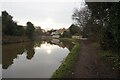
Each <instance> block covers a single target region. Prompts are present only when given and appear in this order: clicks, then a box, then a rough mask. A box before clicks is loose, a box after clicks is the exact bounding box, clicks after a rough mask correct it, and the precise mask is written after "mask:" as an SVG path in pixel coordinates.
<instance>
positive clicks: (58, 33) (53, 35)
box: [51, 28, 66, 38]
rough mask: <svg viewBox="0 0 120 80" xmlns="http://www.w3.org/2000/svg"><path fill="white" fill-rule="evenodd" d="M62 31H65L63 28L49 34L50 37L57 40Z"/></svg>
mask: <svg viewBox="0 0 120 80" xmlns="http://www.w3.org/2000/svg"><path fill="white" fill-rule="evenodd" d="M64 31H66V29H65V28H63V29H59V30H56V31H54V32H52V33H51V36H52V37H53V38H59V37H60V35H62V34H63V33H64Z"/></svg>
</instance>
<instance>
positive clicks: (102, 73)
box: [71, 40, 118, 78]
mask: <svg viewBox="0 0 120 80" xmlns="http://www.w3.org/2000/svg"><path fill="white" fill-rule="evenodd" d="M80 45H81V48H80V53H79V56H78V58H77V61H76V63H75V66H74V71H73V74H72V75H71V77H72V78H118V73H116V72H114V71H113V70H112V67H110V65H109V64H107V63H106V62H105V61H103V59H101V58H100V57H99V56H98V55H97V51H98V50H99V49H97V48H95V47H93V46H92V45H91V43H90V42H89V41H87V40H81V43H80Z"/></svg>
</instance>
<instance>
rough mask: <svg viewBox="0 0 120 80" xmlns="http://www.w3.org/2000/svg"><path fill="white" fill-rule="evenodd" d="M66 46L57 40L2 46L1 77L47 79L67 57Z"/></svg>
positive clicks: (67, 49)
mask: <svg viewBox="0 0 120 80" xmlns="http://www.w3.org/2000/svg"><path fill="white" fill-rule="evenodd" d="M63 43H64V44H63ZM68 45H70V44H68ZM68 45H67V43H66V44H65V42H61V41H59V40H52V41H50V40H49V41H35V42H29V43H17V44H9V45H3V55H2V56H3V60H2V61H3V65H2V68H3V77H8V78H10V77H16V78H20V77H21V78H25V77H27V78H30V77H32V78H49V77H50V76H51V75H52V73H53V72H54V71H55V70H56V69H57V68H58V67H59V65H60V64H61V63H60V62H61V61H62V60H63V58H65V57H66V56H67V55H68V53H69V51H70V47H68ZM67 47H68V48H67Z"/></svg>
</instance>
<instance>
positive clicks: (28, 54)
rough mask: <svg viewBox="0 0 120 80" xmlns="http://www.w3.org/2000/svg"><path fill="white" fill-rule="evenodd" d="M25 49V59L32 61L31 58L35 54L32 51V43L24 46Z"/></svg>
mask: <svg viewBox="0 0 120 80" xmlns="http://www.w3.org/2000/svg"><path fill="white" fill-rule="evenodd" d="M25 48H26V50H27V57H26V58H27V59H32V57H33V56H34V54H35V51H34V42H29V43H27V44H26V45H25Z"/></svg>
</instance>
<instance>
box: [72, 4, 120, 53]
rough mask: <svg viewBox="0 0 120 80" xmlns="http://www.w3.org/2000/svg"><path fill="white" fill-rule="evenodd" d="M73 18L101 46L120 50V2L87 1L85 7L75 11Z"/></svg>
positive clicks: (115, 50) (117, 51) (116, 50)
mask: <svg viewBox="0 0 120 80" xmlns="http://www.w3.org/2000/svg"><path fill="white" fill-rule="evenodd" d="M81 16H84V17H81ZM73 19H74V20H76V23H77V25H79V24H80V25H79V26H81V24H82V33H85V34H88V36H89V38H90V37H92V36H93V37H92V39H93V40H96V41H98V42H99V43H100V46H101V48H103V49H105V50H111V51H113V52H116V53H119V52H120V44H119V42H120V2H118V3H115V2H112V3H111V2H100V3H98V2H87V3H86V6H85V7H84V9H82V10H79V9H76V10H75V11H74V14H73Z"/></svg>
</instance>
